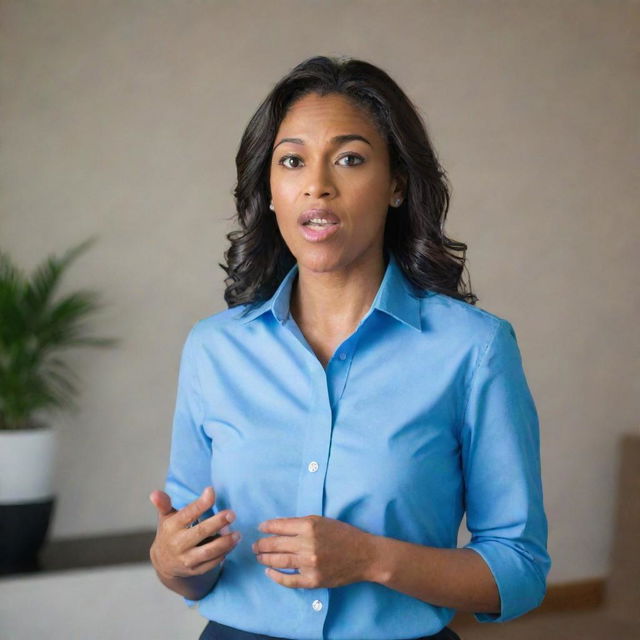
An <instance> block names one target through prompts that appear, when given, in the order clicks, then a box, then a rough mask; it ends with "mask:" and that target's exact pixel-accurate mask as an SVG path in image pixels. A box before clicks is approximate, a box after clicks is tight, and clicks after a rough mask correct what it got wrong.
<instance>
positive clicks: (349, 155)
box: [338, 153, 364, 167]
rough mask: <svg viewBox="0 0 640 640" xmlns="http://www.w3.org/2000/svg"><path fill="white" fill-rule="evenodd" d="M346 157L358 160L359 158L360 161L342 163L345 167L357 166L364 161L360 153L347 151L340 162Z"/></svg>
mask: <svg viewBox="0 0 640 640" xmlns="http://www.w3.org/2000/svg"><path fill="white" fill-rule="evenodd" d="M345 158H355V159H356V160H358V162H357V163H356V164H351V163H350V164H343V165H341V166H343V167H357V166H358V165H359V164H362V163H363V162H364V159H363V158H362V156H360V155H358V154H357V153H346V154H345V155H343V156H342V157H341V158H340V159H339V160H338V162H340V160H344V159H345Z"/></svg>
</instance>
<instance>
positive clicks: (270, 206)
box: [269, 200, 276, 211]
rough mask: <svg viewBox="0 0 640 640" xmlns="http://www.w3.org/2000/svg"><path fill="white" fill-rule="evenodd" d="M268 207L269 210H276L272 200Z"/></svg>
mask: <svg viewBox="0 0 640 640" xmlns="http://www.w3.org/2000/svg"><path fill="white" fill-rule="evenodd" d="M269 209H271V211H275V210H276V208H275V207H274V206H273V200H272V201H271V204H269Z"/></svg>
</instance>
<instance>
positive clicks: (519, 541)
mask: <svg viewBox="0 0 640 640" xmlns="http://www.w3.org/2000/svg"><path fill="white" fill-rule="evenodd" d="M461 441H462V462H463V472H464V479H465V499H466V510H467V527H468V529H469V532H470V533H471V540H470V542H469V543H468V544H467V545H465V548H467V549H473V550H474V551H475V552H477V553H479V554H480V556H482V558H483V559H484V560H485V562H486V563H487V565H488V566H489V568H490V570H491V572H492V574H493V577H494V578H495V581H496V584H497V587H498V591H499V593H500V602H501V607H500V613H499V614H489V613H476V614H474V615H475V617H476V619H477V620H478V621H480V622H505V621H507V620H511V619H512V618H516V617H518V616H521V615H523V614H524V613H526V612H527V611H530V610H531V609H534V608H535V607H537V606H539V605H540V603H541V602H542V600H543V598H544V595H545V592H546V579H547V574H548V573H549V569H550V567H551V558H550V557H549V554H548V553H547V548H546V547H547V519H546V516H545V512H544V506H543V494H542V481H541V473H540V434H539V422H538V414H537V411H536V407H535V404H534V401H533V398H532V396H531V392H530V390H529V387H528V384H527V381H526V378H525V374H524V370H523V366H522V360H521V355H520V350H519V348H518V344H517V340H516V335H515V331H514V329H513V327H512V326H511V324H510V323H509V322H508V321H506V320H503V319H498V321H497V325H496V327H495V329H494V330H493V332H492V335H491V336H490V337H489V338H488V340H487V341H486V344H485V345H484V348H483V350H482V352H481V353H480V354H479V356H478V358H477V365H476V368H475V371H474V373H473V376H472V378H471V382H470V386H469V392H468V398H467V402H466V410H465V413H464V419H463V423H462V429H461Z"/></svg>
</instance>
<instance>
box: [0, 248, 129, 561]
mask: <svg viewBox="0 0 640 640" xmlns="http://www.w3.org/2000/svg"><path fill="white" fill-rule="evenodd" d="M93 242H94V238H89V239H88V240H85V241H84V242H82V243H81V244H79V245H77V246H76V247H73V248H71V249H69V250H68V251H67V252H66V253H65V254H64V255H63V256H62V257H60V258H58V257H55V256H50V257H49V258H47V259H46V260H45V261H44V262H42V264H40V265H39V266H37V267H36V269H35V270H34V272H33V274H32V275H31V276H30V277H26V276H25V275H24V274H23V273H22V272H21V271H20V270H19V269H18V268H17V267H16V266H15V265H14V264H13V263H12V261H11V259H10V257H9V255H8V254H7V253H5V252H3V251H2V250H0V574H7V573H18V572H24V571H35V570H37V569H39V568H40V567H39V558H38V553H39V551H40V548H41V547H42V545H43V543H44V541H45V538H46V533H47V530H48V527H49V523H50V521H51V516H52V512H53V506H54V502H55V495H54V490H53V486H52V478H53V468H54V461H55V448H56V433H55V431H54V429H53V428H52V426H51V425H50V424H49V423H48V422H47V421H46V417H44V418H43V416H46V412H47V411H49V410H72V411H74V412H75V411H77V405H76V404H75V402H74V396H76V395H77V393H78V388H77V385H76V383H77V381H78V376H77V375H76V374H75V373H74V372H73V371H72V370H71V369H70V368H69V366H68V364H66V363H65V361H64V359H63V358H61V357H59V352H60V351H61V350H64V349H67V348H69V347H76V346H94V347H105V346H110V345H113V344H117V342H118V341H117V340H116V339H113V338H97V337H91V336H89V335H87V330H86V325H85V324H84V323H83V322H84V320H85V318H86V317H87V316H88V315H90V314H91V313H93V312H94V311H96V310H97V309H98V308H100V307H102V304H101V303H100V302H99V300H98V294H97V293H96V292H95V291H92V290H88V289H83V290H80V291H76V292H73V293H70V294H68V295H66V296H64V297H61V298H60V299H57V300H55V299H54V293H55V291H56V288H57V286H58V284H59V282H60V279H61V277H62V276H63V274H64V272H65V270H66V269H67V267H68V266H69V265H70V264H71V262H72V261H73V260H74V259H75V258H76V257H77V256H78V255H80V254H81V253H82V252H83V251H85V250H86V249H87V248H88V247H89V246H90V245H91V244H93Z"/></svg>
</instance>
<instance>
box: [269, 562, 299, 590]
mask: <svg viewBox="0 0 640 640" xmlns="http://www.w3.org/2000/svg"><path fill="white" fill-rule="evenodd" d="M264 572H265V574H266V575H267V577H269V578H271V580H273V581H274V582H277V583H278V584H281V585H282V586H283V587H291V588H298V589H299V588H303V589H309V588H310V587H309V586H308V583H307V581H306V580H305V578H304V576H302V575H301V574H299V573H281V572H280V571H277V570H276V569H271V568H269V567H267V568H266V569H265V570H264Z"/></svg>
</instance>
